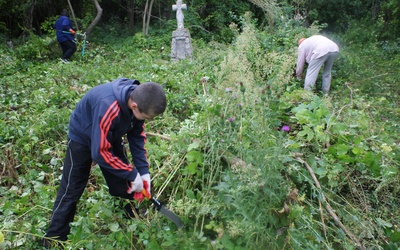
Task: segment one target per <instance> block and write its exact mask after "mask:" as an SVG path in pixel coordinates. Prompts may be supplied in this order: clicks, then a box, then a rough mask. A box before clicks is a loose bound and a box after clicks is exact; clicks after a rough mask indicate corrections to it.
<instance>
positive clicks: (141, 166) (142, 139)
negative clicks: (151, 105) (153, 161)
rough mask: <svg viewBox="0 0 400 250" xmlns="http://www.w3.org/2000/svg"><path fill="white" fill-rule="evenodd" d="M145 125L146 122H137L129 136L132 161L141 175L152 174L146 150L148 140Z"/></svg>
mask: <svg viewBox="0 0 400 250" xmlns="http://www.w3.org/2000/svg"><path fill="white" fill-rule="evenodd" d="M144 125H145V124H144V121H139V120H137V121H136V122H135V123H134V125H133V128H132V129H131V130H130V131H129V132H128V134H127V136H128V142H129V149H130V151H131V155H132V161H133V164H134V165H135V167H136V168H137V170H138V171H139V173H140V175H144V174H148V173H150V171H149V162H148V161H147V150H146V149H145V144H146V139H147V138H146V134H145V133H144Z"/></svg>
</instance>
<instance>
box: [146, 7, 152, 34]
mask: <svg viewBox="0 0 400 250" xmlns="http://www.w3.org/2000/svg"><path fill="white" fill-rule="evenodd" d="M153 3H154V0H150V5H149V11H148V12H147V20H146V36H147V35H148V34H149V25H150V18H151V9H152V8H153Z"/></svg>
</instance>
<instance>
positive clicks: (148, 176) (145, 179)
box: [141, 174, 151, 193]
mask: <svg viewBox="0 0 400 250" xmlns="http://www.w3.org/2000/svg"><path fill="white" fill-rule="evenodd" d="M141 177H142V180H143V182H145V181H147V184H148V185H149V187H148V188H147V189H146V191H147V192H149V193H150V191H151V181H150V174H144V175H142V176H141ZM145 188H146V187H145Z"/></svg>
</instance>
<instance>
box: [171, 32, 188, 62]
mask: <svg viewBox="0 0 400 250" xmlns="http://www.w3.org/2000/svg"><path fill="white" fill-rule="evenodd" d="M186 58H190V59H191V58H193V50H192V41H191V39H190V33H189V30H187V29H184V28H183V29H177V30H175V31H173V32H172V45H171V60H172V61H177V60H181V59H186Z"/></svg>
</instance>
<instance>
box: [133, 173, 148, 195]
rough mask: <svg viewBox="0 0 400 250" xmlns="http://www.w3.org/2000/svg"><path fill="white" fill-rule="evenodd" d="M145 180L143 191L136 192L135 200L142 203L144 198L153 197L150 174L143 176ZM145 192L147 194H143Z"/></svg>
mask: <svg viewBox="0 0 400 250" xmlns="http://www.w3.org/2000/svg"><path fill="white" fill-rule="evenodd" d="M141 178H142V180H143V190H141V191H140V192H135V194H134V195H133V198H134V199H135V200H138V201H142V200H143V199H144V197H148V198H150V197H151V194H150V190H151V181H150V174H144V175H142V176H141ZM142 192H145V193H146V194H143V193H142Z"/></svg>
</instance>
